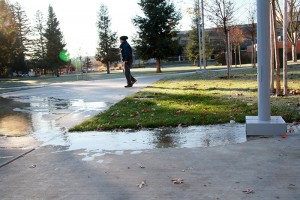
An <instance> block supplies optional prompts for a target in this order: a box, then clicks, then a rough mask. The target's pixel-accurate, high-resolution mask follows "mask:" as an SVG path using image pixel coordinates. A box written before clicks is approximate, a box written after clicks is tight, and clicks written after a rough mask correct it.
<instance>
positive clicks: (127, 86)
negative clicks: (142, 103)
mask: <svg viewBox="0 0 300 200" xmlns="http://www.w3.org/2000/svg"><path fill="white" fill-rule="evenodd" d="M124 87H126V88H129V87H132V85H125V86H124Z"/></svg>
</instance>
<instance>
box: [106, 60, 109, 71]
mask: <svg viewBox="0 0 300 200" xmlns="http://www.w3.org/2000/svg"><path fill="white" fill-rule="evenodd" d="M106 71H107V74H110V65H109V61H108V62H107V63H106Z"/></svg>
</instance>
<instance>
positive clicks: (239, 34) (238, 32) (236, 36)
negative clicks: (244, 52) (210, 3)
mask: <svg viewBox="0 0 300 200" xmlns="http://www.w3.org/2000/svg"><path fill="white" fill-rule="evenodd" d="M243 42H244V33H243V31H242V29H241V28H239V27H238V26H232V27H231V28H230V43H231V44H233V51H234V59H235V60H234V63H235V66H237V64H236V63H237V61H236V55H237V51H238V52H239V63H240V66H241V44H242V43H243Z"/></svg>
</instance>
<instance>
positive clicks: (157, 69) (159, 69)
mask: <svg viewBox="0 0 300 200" xmlns="http://www.w3.org/2000/svg"><path fill="white" fill-rule="evenodd" d="M160 62H161V59H160V58H156V73H161V68H160Z"/></svg>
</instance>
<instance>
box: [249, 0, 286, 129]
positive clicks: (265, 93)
mask: <svg viewBox="0 0 300 200" xmlns="http://www.w3.org/2000/svg"><path fill="white" fill-rule="evenodd" d="M270 52H271V48H270V1H269V0H268V1H267V0H257V56H258V57H257V61H258V69H257V83H258V116H246V134H247V135H280V134H284V133H286V123H285V121H284V120H283V119H282V117H281V116H272V117H271V101H270V71H271V70H270V67H271V66H270V65H271V63H270V56H271V54H270Z"/></svg>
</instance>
